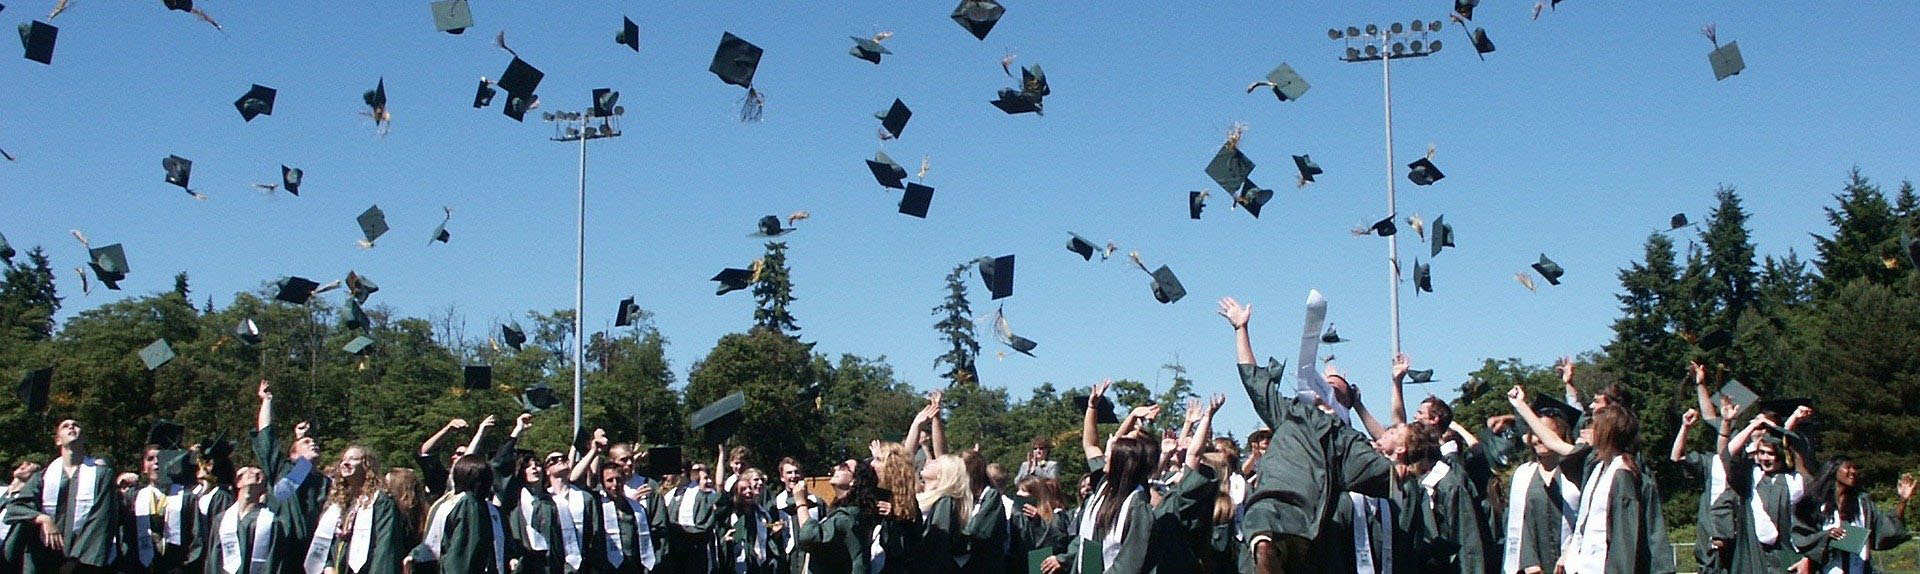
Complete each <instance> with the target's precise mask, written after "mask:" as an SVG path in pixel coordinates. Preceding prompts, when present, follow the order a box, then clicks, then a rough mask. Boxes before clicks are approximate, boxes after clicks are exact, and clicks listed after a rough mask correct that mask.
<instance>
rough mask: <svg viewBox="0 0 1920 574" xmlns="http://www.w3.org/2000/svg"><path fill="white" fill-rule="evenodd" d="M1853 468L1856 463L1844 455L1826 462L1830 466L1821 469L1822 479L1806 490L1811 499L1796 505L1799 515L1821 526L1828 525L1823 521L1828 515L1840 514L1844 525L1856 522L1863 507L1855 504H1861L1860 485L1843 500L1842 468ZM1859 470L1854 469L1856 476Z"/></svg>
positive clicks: (1819, 477) (1816, 479)
mask: <svg viewBox="0 0 1920 574" xmlns="http://www.w3.org/2000/svg"><path fill="white" fill-rule="evenodd" d="M1852 464H1854V462H1853V459H1852V458H1851V457H1848V456H1847V455H1844V454H1843V455H1837V456H1834V457H1833V458H1832V459H1829V460H1827V465H1826V466H1825V467H1822V468H1821V469H1820V475H1819V476H1818V477H1815V478H1814V479H1813V486H1811V487H1809V488H1808V490H1807V494H1809V495H1810V496H1806V497H1802V498H1801V499H1800V502H1798V503H1795V504H1794V511H1795V512H1797V513H1799V514H1800V516H1801V518H1802V520H1804V521H1806V522H1809V523H1812V524H1821V523H1824V522H1826V520H1824V519H1823V518H1822V517H1824V516H1826V515H1827V513H1829V512H1834V511H1839V513H1840V520H1841V521H1842V522H1852V521H1853V519H1854V518H1855V516H1856V515H1858V514H1859V513H1860V505H1859V504H1855V501H1858V500H1860V485H1858V484H1855V485H1854V486H1853V487H1852V488H1851V489H1849V490H1848V491H1847V496H1846V497H1845V498H1841V496H1840V467H1842V466H1846V465H1852ZM1859 468H1860V467H1859V465H1854V469H1855V471H1856V472H1857V471H1858V470H1859ZM1855 480H1858V478H1856V479H1855Z"/></svg>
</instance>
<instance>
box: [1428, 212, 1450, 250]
mask: <svg viewBox="0 0 1920 574" xmlns="http://www.w3.org/2000/svg"><path fill="white" fill-rule="evenodd" d="M1429 243H1430V244H1431V245H1432V247H1433V250H1432V252H1431V253H1428V254H1427V256H1428V257H1439V256H1440V249H1441V248H1443V247H1453V226H1452V225H1450V224H1448V223H1447V216H1445V215H1442V216H1440V217H1435V218H1433V240H1432V241H1430V242H1429Z"/></svg>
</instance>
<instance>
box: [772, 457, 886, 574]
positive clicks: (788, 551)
mask: <svg viewBox="0 0 1920 574" xmlns="http://www.w3.org/2000/svg"><path fill="white" fill-rule="evenodd" d="M779 468H780V485H781V488H780V489H779V490H780V492H779V493H777V494H775V495H774V496H773V498H772V500H771V501H770V502H768V503H767V513H768V514H769V515H771V516H772V517H773V520H774V523H773V524H771V525H769V527H770V529H771V530H772V532H771V533H770V535H771V536H772V538H773V543H774V545H775V546H778V547H780V554H781V555H782V556H784V557H785V560H786V562H787V568H786V569H785V570H783V572H789V573H791V574H812V573H813V572H815V570H814V569H812V568H809V567H808V566H807V563H808V562H809V561H810V560H809V559H808V557H807V553H806V549H805V548H801V547H800V543H799V537H798V533H799V526H800V518H801V514H811V515H812V516H810V517H809V518H810V519H812V520H816V521H817V520H821V519H822V513H824V512H826V511H827V503H826V501H824V500H820V497H818V496H814V495H813V494H811V493H808V492H807V489H806V486H807V485H806V475H805V474H804V473H802V472H801V471H800V461H797V460H794V459H793V458H792V457H787V458H782V459H780V466H779ZM843 470H844V469H841V468H839V467H836V468H835V469H834V474H833V477H834V479H837V478H838V477H839V475H840V473H841V472H842V471H843ZM851 479H852V477H851V475H849V476H848V480H851ZM876 480H878V479H876ZM829 482H831V479H830V481H829ZM796 486H797V487H798V488H796ZM836 488H838V487H836ZM796 490H797V491H798V492H799V494H794V492H795V491H796ZM802 502H805V503H806V504H805V505H802V504H800V503H802ZM860 561H861V562H866V559H865V558H864V557H862V558H861V560H860ZM821 572H828V571H821Z"/></svg>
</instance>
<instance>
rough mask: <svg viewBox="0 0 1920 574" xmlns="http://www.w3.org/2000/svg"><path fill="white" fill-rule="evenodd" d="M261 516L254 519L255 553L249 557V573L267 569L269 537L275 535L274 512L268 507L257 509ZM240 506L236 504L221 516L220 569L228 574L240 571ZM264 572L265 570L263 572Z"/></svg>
mask: <svg viewBox="0 0 1920 574" xmlns="http://www.w3.org/2000/svg"><path fill="white" fill-rule="evenodd" d="M255 508H256V509H257V510H259V514H258V515H256V516H254V517H253V532H252V535H253V551H252V552H251V553H250V556H248V561H249V562H251V564H250V565H248V567H247V571H248V572H254V571H256V569H264V568H266V567H267V557H268V550H269V549H268V548H267V545H268V542H270V540H269V538H268V537H269V536H271V535H272V534H273V511H272V510H267V509H266V507H264V506H260V507H255ZM241 515H242V513H241V512H240V505H239V504H238V503H236V504H234V505H233V506H232V507H230V508H228V509H227V511H226V512H223V513H221V514H220V569H221V570H224V571H226V572H227V574H236V573H238V572H239V571H240V518H241ZM261 571H264V570H261Z"/></svg>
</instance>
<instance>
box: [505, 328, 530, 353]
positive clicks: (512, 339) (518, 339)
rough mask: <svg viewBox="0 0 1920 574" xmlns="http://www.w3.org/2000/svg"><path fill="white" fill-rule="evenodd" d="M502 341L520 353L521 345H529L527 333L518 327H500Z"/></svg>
mask: <svg viewBox="0 0 1920 574" xmlns="http://www.w3.org/2000/svg"><path fill="white" fill-rule="evenodd" d="M500 340H501V341H505V342H506V343H507V346H508V347H513V350H515V351H518V350H520V346H521V345H525V344H527V333H526V332H525V331H521V330H520V327H518V326H515V325H512V324H502V325H500Z"/></svg>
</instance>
